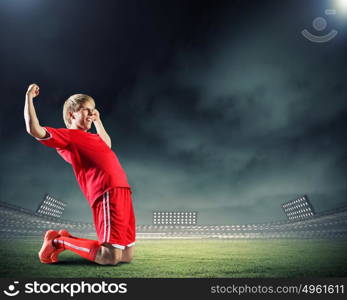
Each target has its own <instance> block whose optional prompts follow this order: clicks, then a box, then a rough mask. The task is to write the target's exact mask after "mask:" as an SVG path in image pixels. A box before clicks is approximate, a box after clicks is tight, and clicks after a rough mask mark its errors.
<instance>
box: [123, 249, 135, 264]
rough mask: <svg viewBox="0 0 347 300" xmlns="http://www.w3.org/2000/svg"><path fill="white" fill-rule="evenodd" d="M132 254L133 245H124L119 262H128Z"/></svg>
mask: <svg viewBox="0 0 347 300" xmlns="http://www.w3.org/2000/svg"><path fill="white" fill-rule="evenodd" d="M133 256H134V246H132V247H125V249H124V250H123V253H122V260H121V262H125V263H130V262H131V260H132V259H133Z"/></svg>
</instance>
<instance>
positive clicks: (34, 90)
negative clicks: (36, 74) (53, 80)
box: [26, 83, 40, 98]
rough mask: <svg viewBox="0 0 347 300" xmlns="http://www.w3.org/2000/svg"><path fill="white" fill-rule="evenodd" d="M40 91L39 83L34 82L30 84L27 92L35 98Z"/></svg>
mask: <svg viewBox="0 0 347 300" xmlns="http://www.w3.org/2000/svg"><path fill="white" fill-rule="evenodd" d="M39 93H40V88H39V86H38V85H37V84H35V83H33V84H30V85H29V87H28V90H27V92H26V95H27V96H29V97H31V98H35V97H36V96H38V94H39Z"/></svg>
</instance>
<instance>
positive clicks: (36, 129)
mask: <svg viewBox="0 0 347 300" xmlns="http://www.w3.org/2000/svg"><path fill="white" fill-rule="evenodd" d="M39 93H40V88H39V86H38V85H37V84H31V85H29V87H28V90H27V92H26V94H25V105H24V120H25V127H26V130H27V132H28V133H29V134H30V135H31V136H33V137H35V138H39V139H42V138H44V137H46V134H47V133H46V130H45V129H44V128H43V127H42V126H41V125H40V122H39V120H38V118H37V115H36V111H35V107H34V100H33V99H34V98H35V97H37V96H38V95H39Z"/></svg>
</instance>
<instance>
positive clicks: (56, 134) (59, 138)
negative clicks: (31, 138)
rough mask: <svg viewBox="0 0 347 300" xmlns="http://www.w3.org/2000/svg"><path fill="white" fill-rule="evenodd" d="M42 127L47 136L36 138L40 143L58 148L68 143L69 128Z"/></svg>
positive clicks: (64, 146)
mask: <svg viewBox="0 0 347 300" xmlns="http://www.w3.org/2000/svg"><path fill="white" fill-rule="evenodd" d="M43 128H44V129H45V130H46V131H47V132H48V134H49V136H48V137H46V138H43V139H38V138H36V139H37V140H38V141H39V142H40V143H41V144H43V145H45V146H48V147H52V148H59V149H64V148H66V147H67V146H68V145H69V144H70V131H69V129H66V128H52V127H43Z"/></svg>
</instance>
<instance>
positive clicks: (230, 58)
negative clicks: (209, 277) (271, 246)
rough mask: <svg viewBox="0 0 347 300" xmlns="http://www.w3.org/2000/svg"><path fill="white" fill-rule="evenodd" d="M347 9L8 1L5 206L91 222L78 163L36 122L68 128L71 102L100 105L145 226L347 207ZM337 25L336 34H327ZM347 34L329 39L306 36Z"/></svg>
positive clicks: (0, 10)
mask: <svg viewBox="0 0 347 300" xmlns="http://www.w3.org/2000/svg"><path fill="white" fill-rule="evenodd" d="M335 4H336V1H326V0H312V1H309V0H306V1H302V0H288V1H275V0H274V1H242V0H234V1H207V2H206V3H205V4H202V2H201V1H151V0H147V1H96V0H95V1H88V0H83V1H82V0H74V1H67V0H60V1H53V0H2V1H1V2H0V36H1V44H0V61H1V64H0V65H1V71H2V72H1V73H2V75H1V80H0V90H1V98H2V99H1V101H2V105H1V132H0V133H1V141H2V142H1V154H2V155H1V167H2V172H1V194H0V195H1V201H6V202H9V203H13V204H16V205H20V206H24V207H26V208H30V209H36V207H37V205H38V203H39V201H40V200H41V199H42V197H43V195H44V194H45V193H46V192H48V193H50V194H52V195H53V196H55V197H57V198H59V199H62V200H64V201H66V202H67V203H68V207H67V210H66V212H65V215H64V217H65V218H69V219H71V218H73V219H77V220H83V221H91V213H90V211H89V207H88V204H87V201H86V200H85V199H84V198H83V195H82V193H81V191H80V190H79V187H78V185H77V182H76V180H75V178H74V175H73V172H72V170H71V167H70V165H68V164H67V163H65V162H64V161H63V160H62V159H61V158H60V157H59V156H58V155H57V153H56V152H55V150H54V149H49V148H46V147H44V146H43V145H41V144H39V143H38V142H36V141H35V140H34V139H33V138H32V137H30V136H29V135H28V134H27V133H26V131H25V126H24V119H23V105H24V94H25V91H26V88H27V86H28V85H29V84H30V83H32V82H35V83H37V84H39V86H40V88H41V94H40V96H39V98H38V99H37V100H35V103H36V108H37V113H38V116H39V119H40V122H41V125H47V126H52V127H64V123H63V119H62V105H63V102H64V100H65V99H66V98H67V97H68V96H69V95H71V94H75V93H80V92H81V93H86V94H90V95H91V96H93V97H94V98H95V100H96V103H97V107H98V108H99V110H100V112H101V117H102V120H103V122H104V125H105V127H106V129H107V130H108V132H109V134H110V136H111V138H112V142H113V150H114V151H115V152H116V154H117V155H118V157H119V159H120V161H121V163H122V165H123V167H124V169H125V170H126V172H127V174H128V178H129V181H130V184H131V185H132V187H133V192H134V193H133V195H134V199H133V200H134V205H135V210H136V215H137V220H138V223H139V224H149V223H151V214H152V211H154V210H195V211H198V213H199V223H202V224H235V223H252V222H267V221H271V220H281V219H284V215H283V213H282V211H281V204H282V203H283V202H285V201H288V200H292V199H295V198H296V197H298V196H301V195H303V194H307V195H308V197H309V198H310V200H311V202H312V204H313V206H314V207H315V208H316V210H317V211H323V210H326V209H332V208H336V207H339V206H342V205H346V204H347V186H346V185H347V180H346V177H347V176H346V160H347V155H346V150H347V141H346V133H345V131H346V128H347V124H346V123H347V122H346V112H347V99H346V95H347V86H346V75H347V74H346V73H347V72H346V67H347V59H346V57H347V12H346V13H345V15H343V14H342V12H341V11H339V10H338V13H337V15H331V16H326V15H325V14H324V10H325V9H326V8H334V5H335ZM319 16H320V17H324V18H325V19H326V21H327V28H326V29H325V30H324V31H322V32H318V31H317V30H315V29H314V28H313V27H312V21H313V20H314V18H316V17H319ZM305 28H306V29H309V30H310V31H311V33H313V34H316V35H322V34H327V33H328V32H329V31H330V30H332V29H336V30H338V35H337V36H336V37H335V38H334V39H333V40H331V41H330V42H327V43H322V44H317V43H312V42H310V41H308V40H306V39H305V38H304V37H303V36H302V35H301V34H300V32H301V30H303V29H305Z"/></svg>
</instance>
